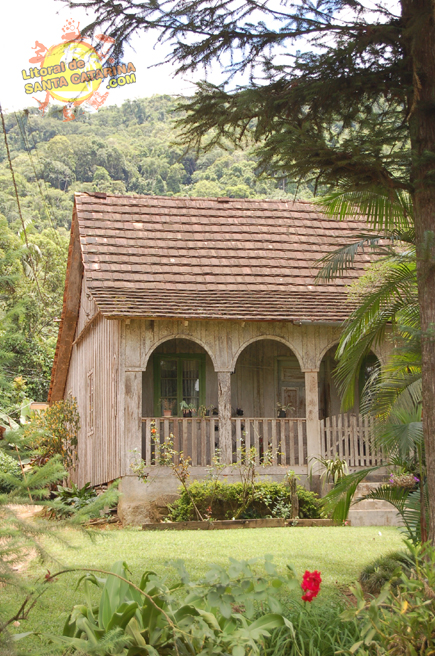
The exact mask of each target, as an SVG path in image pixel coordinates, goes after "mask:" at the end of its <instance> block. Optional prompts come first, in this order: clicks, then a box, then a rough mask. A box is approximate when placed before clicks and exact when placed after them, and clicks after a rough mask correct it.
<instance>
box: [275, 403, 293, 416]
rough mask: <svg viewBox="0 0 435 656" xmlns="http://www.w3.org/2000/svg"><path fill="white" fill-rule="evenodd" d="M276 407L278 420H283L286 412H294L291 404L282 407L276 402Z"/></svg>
mask: <svg viewBox="0 0 435 656" xmlns="http://www.w3.org/2000/svg"><path fill="white" fill-rule="evenodd" d="M276 407H277V411H278V419H285V418H286V417H287V410H294V407H293V406H292V404H291V403H287V404H286V405H283V404H282V403H280V402H279V401H278V403H277V404H276Z"/></svg>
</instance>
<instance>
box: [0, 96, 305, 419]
mask: <svg viewBox="0 0 435 656" xmlns="http://www.w3.org/2000/svg"><path fill="white" fill-rule="evenodd" d="M174 107H175V100H174V99H173V98H171V97H169V96H156V97H152V98H148V99H144V100H135V101H133V102H130V101H127V102H125V103H124V104H123V105H122V107H116V106H112V107H106V108H102V109H100V110H99V111H98V112H97V113H95V114H94V115H90V114H82V115H80V116H78V117H77V119H76V120H74V121H70V122H67V123H64V122H62V120H61V118H62V116H61V113H60V112H59V111H58V110H57V109H52V110H51V111H50V112H49V113H48V115H46V116H42V115H40V114H39V113H38V111H37V110H36V109H31V110H29V111H25V112H21V113H15V114H9V115H6V116H5V122H6V131H7V138H8V143H9V148H10V151H11V157H12V162H13V168H14V172H15V177H16V180H17V186H18V193H19V198H20V203H21V209H22V214H23V219H24V222H25V226H26V230H25V232H26V234H24V231H23V226H22V223H21V220H20V218H19V213H18V207H17V203H16V198H15V195H14V188H13V184H12V178H11V173H10V170H9V165H8V161H7V157H6V149H5V145H4V143H3V141H0V371H1V373H0V408H1V410H2V411H3V412H4V413H6V414H7V415H9V416H12V417H14V418H15V419H17V418H18V417H19V406H20V404H19V402H18V401H17V399H16V398H15V396H16V395H14V392H13V389H12V387H11V383H12V381H13V380H14V379H15V378H16V377H17V376H22V378H23V379H24V381H25V382H26V385H27V387H26V394H27V396H28V397H29V398H31V399H33V400H36V401H45V400H46V396H47V391H48V385H49V379H50V372H51V366H52V361H53V355H54V349H55V345H56V336H57V328H58V323H57V321H56V319H58V318H59V317H60V314H61V309H62V297H63V286H64V276H65V267H66V258H67V252H68V244H69V235H68V231H69V227H70V224H71V217H72V206H73V196H74V192H91V193H92V192H94V191H100V192H107V193H114V194H148V195H156V194H157V195H168V196H172V195H180V196H230V197H232V198H253V197H286V196H287V195H289V196H290V197H292V195H293V194H294V193H295V192H296V186H295V185H294V184H289V183H283V181H282V180H280V179H274V178H273V177H264V176H263V177H261V176H260V175H259V173H258V162H257V158H256V156H255V154H254V153H253V152H252V151H249V150H247V151H236V150H235V148H234V147H233V146H229V147H228V149H226V150H224V149H222V148H218V147H216V148H214V149H213V150H212V151H211V152H209V153H207V154H206V155H202V156H197V154H196V153H194V152H192V151H189V150H185V149H183V148H182V147H181V146H179V145H178V146H177V145H174V144H173V142H174V141H175V129H174V126H173V117H174V114H173V111H174ZM283 187H284V190H283ZM303 194H305V195H307V196H309V195H310V190H309V189H308V187H304V188H303V189H300V190H299V191H298V195H299V196H301V195H303ZM26 238H27V241H26ZM35 277H36V279H37V282H36V281H35Z"/></svg>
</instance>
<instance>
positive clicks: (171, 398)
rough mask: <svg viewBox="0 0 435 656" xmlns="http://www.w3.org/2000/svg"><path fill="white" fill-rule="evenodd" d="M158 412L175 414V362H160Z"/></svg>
mask: <svg viewBox="0 0 435 656" xmlns="http://www.w3.org/2000/svg"><path fill="white" fill-rule="evenodd" d="M160 412H161V414H162V415H164V414H165V413H166V414H168V413H169V412H170V413H171V415H176V414H177V360H160Z"/></svg>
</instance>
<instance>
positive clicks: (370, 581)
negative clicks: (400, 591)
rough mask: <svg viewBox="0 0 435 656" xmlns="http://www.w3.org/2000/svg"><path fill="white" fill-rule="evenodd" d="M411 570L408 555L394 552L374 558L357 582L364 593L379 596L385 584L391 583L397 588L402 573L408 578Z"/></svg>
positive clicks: (410, 560) (402, 552)
mask: <svg viewBox="0 0 435 656" xmlns="http://www.w3.org/2000/svg"><path fill="white" fill-rule="evenodd" d="M411 570H412V559H411V555H410V553H406V552H404V551H395V552H393V553H391V554H387V555H386V556H380V557H379V558H376V560H374V561H373V562H372V563H370V565H367V566H366V567H364V569H363V571H362V572H361V574H360V577H359V581H360V583H361V586H362V588H363V590H364V591H365V592H368V593H370V594H379V592H380V591H381V590H382V588H383V587H384V585H385V584H386V583H391V584H392V586H393V587H395V586H397V584H398V582H399V581H400V575H401V574H402V572H403V573H405V574H406V575H407V576H409V575H410V573H411Z"/></svg>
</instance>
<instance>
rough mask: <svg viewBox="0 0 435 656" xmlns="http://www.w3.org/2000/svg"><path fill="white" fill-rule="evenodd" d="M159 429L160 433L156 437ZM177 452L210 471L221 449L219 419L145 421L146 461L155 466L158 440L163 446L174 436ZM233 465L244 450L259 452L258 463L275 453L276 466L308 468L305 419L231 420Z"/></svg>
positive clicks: (153, 418)
mask: <svg viewBox="0 0 435 656" xmlns="http://www.w3.org/2000/svg"><path fill="white" fill-rule="evenodd" d="M153 428H155V430H156V433H154V434H153V433H152V432H151V431H152V429H153ZM171 433H172V434H173V436H174V447H173V448H174V450H175V451H183V454H184V455H185V456H189V457H190V458H191V461H192V466H194V467H195V466H197V467H200V466H202V467H206V466H208V465H210V464H211V460H212V458H213V455H214V453H215V451H216V449H218V448H219V417H204V418H199V417H192V418H190V417H189V418H186V417H170V418H166V417H144V418H143V419H142V458H143V460H144V461H145V463H146V464H147V465H153V464H155V439H156V437H157V436H158V438H157V439H158V440H159V442H160V443H163V442H164V440H165V438H167V437H169V435H170V434H171ZM231 441H232V462H233V463H234V462H237V461H238V460H239V459H240V457H241V452H242V447H244V448H245V449H246V450H248V449H250V447H255V448H256V460H257V463H258V464H260V462H262V461H263V458H264V453H265V452H266V451H267V450H268V449H271V454H272V458H271V464H272V465H287V466H290V467H292V466H294V465H306V464H307V431H306V420H305V419H293V418H291V419H269V418H262V417H260V418H249V417H233V418H232V419H231Z"/></svg>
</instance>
